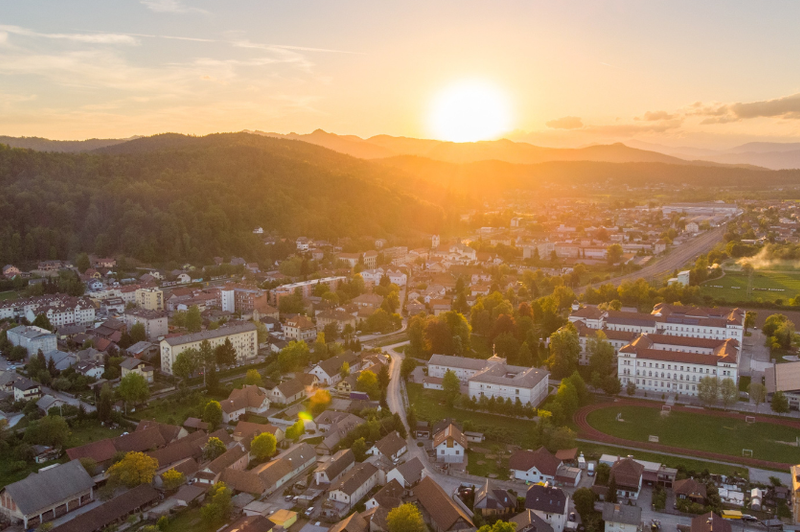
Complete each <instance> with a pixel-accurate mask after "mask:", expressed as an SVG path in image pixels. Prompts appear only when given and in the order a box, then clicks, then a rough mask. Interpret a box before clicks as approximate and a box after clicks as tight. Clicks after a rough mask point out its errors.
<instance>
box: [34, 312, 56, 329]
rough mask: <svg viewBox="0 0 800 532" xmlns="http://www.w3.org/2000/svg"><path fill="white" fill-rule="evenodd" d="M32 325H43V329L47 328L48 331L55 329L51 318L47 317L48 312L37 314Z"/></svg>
mask: <svg viewBox="0 0 800 532" xmlns="http://www.w3.org/2000/svg"><path fill="white" fill-rule="evenodd" d="M32 325H34V326H35V327H41V328H42V329H47V330H48V331H52V330H53V324H52V323H50V320H49V319H48V318H47V314H39V315H38V316H36V319H34V320H33V323H32Z"/></svg>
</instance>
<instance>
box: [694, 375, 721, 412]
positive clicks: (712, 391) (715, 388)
mask: <svg viewBox="0 0 800 532" xmlns="http://www.w3.org/2000/svg"><path fill="white" fill-rule="evenodd" d="M697 397H698V398H699V399H700V402H702V403H704V404H706V405H713V404H716V402H717V400H718V399H719V381H718V380H717V378H716V377H711V376H709V377H703V378H702V379H700V382H698V383H697Z"/></svg>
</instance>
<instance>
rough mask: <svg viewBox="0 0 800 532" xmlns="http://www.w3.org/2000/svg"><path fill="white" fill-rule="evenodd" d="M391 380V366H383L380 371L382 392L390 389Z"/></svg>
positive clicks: (379, 377) (379, 383)
mask: <svg viewBox="0 0 800 532" xmlns="http://www.w3.org/2000/svg"><path fill="white" fill-rule="evenodd" d="M390 379H391V377H390V376H389V366H388V365H386V364H381V369H380V371H378V385H379V386H380V388H381V390H386V389H387V388H388V387H389V380H390Z"/></svg>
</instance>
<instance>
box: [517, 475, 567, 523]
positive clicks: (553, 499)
mask: <svg viewBox="0 0 800 532" xmlns="http://www.w3.org/2000/svg"><path fill="white" fill-rule="evenodd" d="M525 508H526V509H528V510H532V511H533V512H534V513H535V514H536V515H537V516H539V517H540V518H541V519H542V520H543V521H545V522H546V523H547V524H548V525H550V526H551V527H553V532H563V531H564V527H565V526H566V524H567V516H568V514H569V495H567V493H566V492H565V491H563V490H562V489H560V488H555V487H553V486H551V485H550V484H549V483H546V484H544V485H542V484H534V485H533V486H531V487H530V488H528V492H527V494H526V495H525Z"/></svg>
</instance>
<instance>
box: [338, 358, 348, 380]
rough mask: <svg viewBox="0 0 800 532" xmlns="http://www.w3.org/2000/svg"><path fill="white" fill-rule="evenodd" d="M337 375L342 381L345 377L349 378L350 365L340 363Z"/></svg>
mask: <svg viewBox="0 0 800 532" xmlns="http://www.w3.org/2000/svg"><path fill="white" fill-rule="evenodd" d="M339 375H341V377H342V378H343V379H346V378H347V377H349V376H350V364H348V363H347V362H342V369H341V370H340V371H339Z"/></svg>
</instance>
